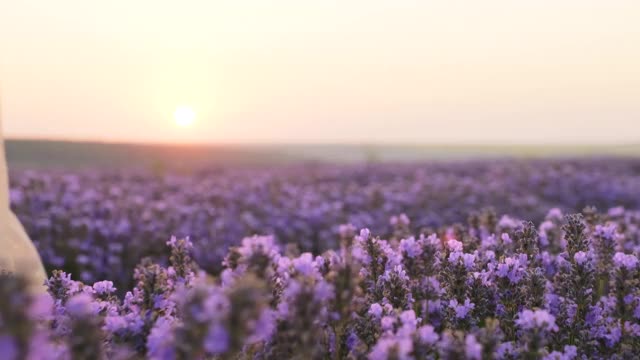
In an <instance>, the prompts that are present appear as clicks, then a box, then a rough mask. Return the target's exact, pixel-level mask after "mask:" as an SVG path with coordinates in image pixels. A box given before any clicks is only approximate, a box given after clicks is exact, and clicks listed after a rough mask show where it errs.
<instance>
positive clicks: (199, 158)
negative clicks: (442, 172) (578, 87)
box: [6, 140, 640, 168]
mask: <svg viewBox="0 0 640 360" xmlns="http://www.w3.org/2000/svg"><path fill="white" fill-rule="evenodd" d="M6 147H7V158H8V161H9V165H10V166H12V167H19V168H32V167H38V168H41V167H56V168H59V167H63V168H77V167H98V168H102V167H170V168H174V167H177V168H191V167H194V166H205V165H230V164H234V165H256V164H263V165H274V164H287V163H292V162H339V163H344V162H364V161H370V162H373V161H430V160H460V159H478V158H502V157H584V156H640V145H620V146H558V145H553V146H533V145H531V146H507V145H505V146H483V145H478V146H475V145H450V146H446V145H424V146H422V145H340V144H336V145H332V144H327V145H207V146H205V145H140V144H116V143H98V142H71V141H43V140H8V141H7V142H6Z"/></svg>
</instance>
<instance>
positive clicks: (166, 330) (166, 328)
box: [147, 317, 176, 360]
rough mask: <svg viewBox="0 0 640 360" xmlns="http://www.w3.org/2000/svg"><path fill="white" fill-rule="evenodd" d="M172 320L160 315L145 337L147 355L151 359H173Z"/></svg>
mask: <svg viewBox="0 0 640 360" xmlns="http://www.w3.org/2000/svg"><path fill="white" fill-rule="evenodd" d="M173 342H174V332H173V320H172V319H170V318H168V317H160V318H158V320H157V321H156V323H155V325H154V326H153V328H152V329H151V332H150V334H149V337H148V338H147V349H148V356H149V358H150V359H153V360H171V359H175V357H176V356H175V348H174V346H173Z"/></svg>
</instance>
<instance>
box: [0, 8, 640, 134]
mask: <svg viewBox="0 0 640 360" xmlns="http://www.w3.org/2000/svg"><path fill="white" fill-rule="evenodd" d="M638 19H640V1H636V0H631V1H622V0H620V1H616V0H611V1H595V0H552V1H551V0H536V1H527V0H522V1H513V0H504V1H498V0H483V1H475V0H470V1H456V0H451V1H449V0H448V1H429V0H421V1H408V0H407V1H402V0H393V1H382V0H378V1H375V0H366V1H360V0H349V1H344V0H342V1H331V0H323V1H302V0H290V1H285V0H282V1H278V0H274V1H263V0H255V1H251V0H245V1H238V0H232V1H225V0H206V1H189V0H183V1H162V0H152V1H151V0H136V1H131V0H110V1H91V0H58V1H46V0H41V1H33V0H20V1H2V2H0V89H1V96H2V105H3V106H2V111H3V121H4V127H5V133H6V134H7V135H8V136H9V137H14V138H15V137H19V138H54V139H74V140H80V139H83V140H101V141H125V142H169V143H252V142H258V143H400V144H402V143H411V144H430V143H456V144H458V143H459V144H469V143H473V144H523V143H527V144H532V143H560V144H595V143H607V144H609V143H638V142H640V65H639V64H640V21H638ZM176 109H181V110H179V111H178V112H179V113H185V111H184V109H187V111H186V112H187V113H194V114H195V119H194V122H193V123H192V124H191V122H190V121H185V119H175V117H174V113H175V112H176ZM186 120H189V119H186Z"/></svg>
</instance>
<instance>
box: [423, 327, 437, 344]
mask: <svg viewBox="0 0 640 360" xmlns="http://www.w3.org/2000/svg"><path fill="white" fill-rule="evenodd" d="M418 338H419V339H420V341H421V342H422V343H424V344H428V345H435V344H436V343H437V342H438V340H439V339H440V335H438V333H437V332H435V330H434V328H433V326H431V325H425V326H421V327H420V328H419V329H418Z"/></svg>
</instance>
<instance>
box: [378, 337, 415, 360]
mask: <svg viewBox="0 0 640 360" xmlns="http://www.w3.org/2000/svg"><path fill="white" fill-rule="evenodd" d="M412 351H413V341H411V339H410V338H381V339H380V340H378V343H376V345H375V346H374V347H373V349H372V350H371V353H370V354H369V359H370V360H387V359H391V358H396V359H410V357H409V354H411V352H412Z"/></svg>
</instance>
